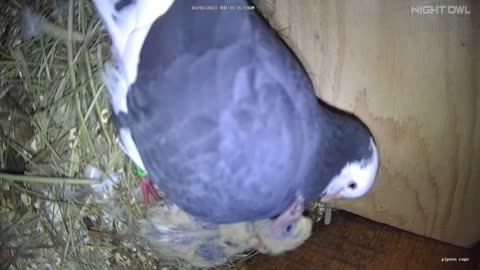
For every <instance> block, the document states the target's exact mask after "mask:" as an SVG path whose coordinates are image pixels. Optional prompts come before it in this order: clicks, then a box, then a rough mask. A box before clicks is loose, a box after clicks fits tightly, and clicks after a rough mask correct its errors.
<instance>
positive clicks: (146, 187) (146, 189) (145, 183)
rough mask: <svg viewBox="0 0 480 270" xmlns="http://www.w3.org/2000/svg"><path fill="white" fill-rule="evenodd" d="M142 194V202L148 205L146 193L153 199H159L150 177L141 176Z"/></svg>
mask: <svg viewBox="0 0 480 270" xmlns="http://www.w3.org/2000/svg"><path fill="white" fill-rule="evenodd" d="M141 178H142V196H143V204H144V205H145V206H148V204H149V197H148V195H152V197H153V199H154V200H155V201H159V200H160V196H159V195H158V192H157V190H156V189H155V186H154V185H153V182H152V180H150V178H148V177H145V176H142V177H141Z"/></svg>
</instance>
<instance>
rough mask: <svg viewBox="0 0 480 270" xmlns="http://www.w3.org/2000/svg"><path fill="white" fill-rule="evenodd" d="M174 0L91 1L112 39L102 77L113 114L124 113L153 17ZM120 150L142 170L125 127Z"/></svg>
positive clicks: (142, 166) (164, 9) (129, 133)
mask: <svg viewBox="0 0 480 270" xmlns="http://www.w3.org/2000/svg"><path fill="white" fill-rule="evenodd" d="M174 1H175V0H138V1H133V3H132V4H130V5H128V6H126V7H124V8H122V9H121V10H120V11H117V10H116V9H115V4H116V3H117V2H118V0H93V3H94V5H95V7H96V8H97V11H98V13H99V14H100V17H101V18H102V20H103V23H104V24H105V26H106V28H107V31H108V33H109V35H110V38H111V39H112V60H111V62H110V63H108V64H107V65H106V68H105V73H104V80H105V83H106V87H107V89H108V92H109V94H110V99H111V103H112V109H113V112H114V113H115V114H117V115H118V114H119V113H120V112H124V113H128V107H127V94H128V90H129V89H130V86H131V84H132V83H133V82H135V80H136V78H137V68H138V62H139V59H140V52H141V49H142V46H143V43H144V41H145V38H146V36H147V34H148V32H149V30H150V28H151V26H152V24H153V23H154V22H155V20H156V19H157V18H158V17H160V16H162V15H163V14H165V12H167V11H168V9H169V8H170V7H171V6H172V4H173V2H174ZM119 137H120V138H119V139H120V142H121V146H122V149H123V151H124V152H125V153H126V154H127V155H128V156H129V157H130V159H132V160H133V162H135V163H136V165H137V166H139V167H140V168H141V169H142V170H145V166H144V165H143V162H142V159H141V158H140V154H139V152H138V149H137V147H136V145H135V142H134V140H133V138H132V135H131V131H130V129H128V128H121V129H120V130H119Z"/></svg>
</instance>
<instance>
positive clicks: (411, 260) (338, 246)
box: [248, 212, 480, 270]
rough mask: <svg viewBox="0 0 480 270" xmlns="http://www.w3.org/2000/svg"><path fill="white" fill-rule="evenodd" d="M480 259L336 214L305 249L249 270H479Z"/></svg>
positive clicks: (475, 253)
mask: <svg viewBox="0 0 480 270" xmlns="http://www.w3.org/2000/svg"><path fill="white" fill-rule="evenodd" d="M453 258H454V259H456V260H457V261H452V259H453ZM460 258H463V260H464V261H462V262H461V261H460ZM446 259H449V261H448V262H447V261H446ZM479 259H480V250H479V249H467V248H461V247H457V246H453V245H451V244H446V243H443V242H440V241H436V240H432V239H429V238H425V237H421V236H418V235H415V234H412V233H409V232H405V231H402V230H399V229H396V228H393V227H390V226H388V225H384V224H379V223H376V222H373V221H371V220H368V219H365V218H362V217H360V216H356V215H354V214H351V213H348V212H334V214H333V220H332V223H331V224H330V225H329V226H325V225H323V223H317V224H316V225H315V226H314V233H313V235H312V236H311V238H310V239H308V240H307V242H306V243H305V244H304V245H302V246H301V247H299V248H298V249H296V250H294V251H292V252H290V253H288V254H285V255H281V256H277V257H271V256H257V257H255V258H254V259H253V261H252V262H250V263H249V264H248V270H257V269H262V270H330V269H348V270H350V269H352V270H354V269H408V270H416V269H418V270H429V269H432V270H442V269H452V270H480V264H479V263H480V262H479Z"/></svg>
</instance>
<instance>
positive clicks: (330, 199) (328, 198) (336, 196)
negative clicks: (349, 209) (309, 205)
mask: <svg viewBox="0 0 480 270" xmlns="http://www.w3.org/2000/svg"><path fill="white" fill-rule="evenodd" d="M340 192H341V190H339V191H337V192H335V193H329V194H325V196H323V197H322V199H321V200H320V202H321V203H331V202H334V201H336V200H338V199H340V198H342V195H341V194H340Z"/></svg>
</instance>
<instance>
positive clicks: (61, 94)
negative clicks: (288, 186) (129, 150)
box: [0, 0, 322, 270]
mask: <svg viewBox="0 0 480 270" xmlns="http://www.w3.org/2000/svg"><path fill="white" fill-rule="evenodd" d="M5 2H6V3H5ZM0 5H2V6H1V7H0V13H2V14H1V16H2V18H3V21H1V22H0V34H1V37H0V61H1V63H0V78H1V79H0V153H1V154H0V168H1V169H2V174H1V177H0V185H1V189H0V269H165V270H167V269H190V268H191V266H189V265H188V262H182V261H179V260H165V259H163V258H158V257H157V256H156V254H155V252H154V251H152V250H149V249H148V247H146V246H145V245H144V243H143V242H142V241H141V239H139V238H138V237H137V236H136V235H135V234H134V233H133V232H134V231H135V230H136V228H137V227H136V226H137V221H138V220H139V219H141V218H142V216H143V210H144V209H142V207H141V204H139V203H138V199H137V197H136V196H135V194H136V192H137V190H138V184H139V183H138V180H137V179H136V177H135V174H134V168H133V166H132V165H131V163H130V162H129V161H128V160H127V158H126V157H125V155H124V154H123V152H122V151H121V149H120V147H119V145H118V144H117V141H116V140H117V139H116V136H115V130H114V127H113V126H112V124H111V121H109V118H110V110H109V106H108V102H107V93H106V90H105V87H104V85H103V84H102V80H101V71H102V70H103V63H104V62H105V60H107V59H108V58H109V41H108V37H107V36H106V33H105V32H104V31H102V24H101V22H100V21H99V20H98V17H97V15H96V13H95V10H94V8H93V6H92V4H91V3H90V1H85V0H79V1H73V0H70V1H35V2H33V4H30V3H23V4H19V3H17V2H15V1H10V2H8V1H2V3H1V4H0ZM27 6H28V7H29V8H28V9H27V8H26V7H27ZM91 174H96V175H98V176H101V177H100V178H101V179H103V181H102V182H101V183H100V182H99V181H97V180H91V179H88V176H89V175H90V176H91ZM19 175H22V176H21V177H19ZM120 180H121V181H120ZM95 191H96V192H95ZM98 194H101V196H99V195H98ZM314 205H316V207H317V206H318V205H317V204H314ZM315 211H316V212H317V213H320V212H321V211H322V210H318V209H317V210H315ZM252 254H253V253H248V254H243V255H239V256H238V257H236V258H232V262H230V263H228V264H226V265H224V266H221V267H218V268H215V269H241V268H240V267H239V266H238V265H239V264H238V263H239V262H240V263H241V262H243V261H244V260H246V259H247V258H249V257H250V256H251V255H252Z"/></svg>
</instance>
